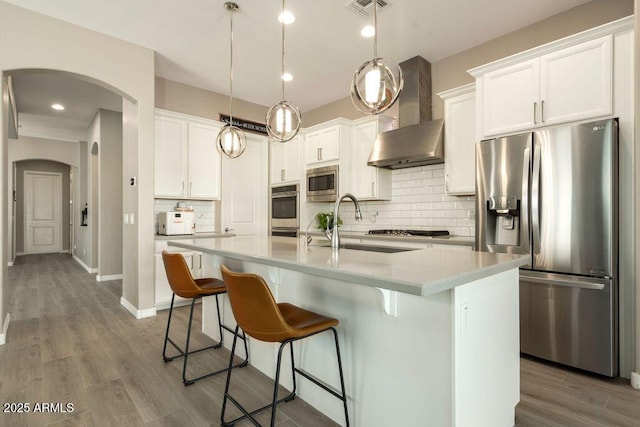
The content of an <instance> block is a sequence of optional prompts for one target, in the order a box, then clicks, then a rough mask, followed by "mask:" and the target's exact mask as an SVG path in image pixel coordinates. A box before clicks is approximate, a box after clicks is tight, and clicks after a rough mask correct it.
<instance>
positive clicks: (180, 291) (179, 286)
mask: <svg viewBox="0 0 640 427" xmlns="http://www.w3.org/2000/svg"><path fill="white" fill-rule="evenodd" d="M162 262H164V270H165V271H166V272H167V280H168V281H169V286H171V290H172V291H173V293H174V294H176V295H178V296H179V297H182V298H196V297H197V296H199V295H200V293H201V289H200V288H199V287H198V285H196V282H195V281H194V280H193V276H192V275H191V272H190V271H189V266H187V262H186V261H185V259H184V257H183V256H182V255H181V254H179V253H171V252H167V251H166V250H165V251H162Z"/></svg>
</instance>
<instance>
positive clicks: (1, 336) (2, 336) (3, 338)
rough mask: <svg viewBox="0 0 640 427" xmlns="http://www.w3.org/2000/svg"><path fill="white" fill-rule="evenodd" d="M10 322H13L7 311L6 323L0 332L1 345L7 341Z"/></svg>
mask: <svg viewBox="0 0 640 427" xmlns="http://www.w3.org/2000/svg"><path fill="white" fill-rule="evenodd" d="M9 322H11V315H10V314H9V313H7V316H6V317H5V318H4V324H3V325H2V333H1V334H0V345H5V344H6V343H7V331H8V330H9Z"/></svg>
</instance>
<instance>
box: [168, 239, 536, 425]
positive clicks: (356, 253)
mask: <svg viewBox="0 0 640 427" xmlns="http://www.w3.org/2000/svg"><path fill="white" fill-rule="evenodd" d="M169 245H170V246H177V247H182V248H185V249H192V250H197V251H200V252H202V253H203V254H204V257H205V260H204V261H203V266H204V268H205V275H207V276H214V277H220V271H219V266H220V265H221V264H223V263H224V264H225V265H227V266H228V267H229V268H231V269H232V270H236V271H245V272H252V273H256V274H260V275H261V276H263V277H264V278H265V280H266V281H267V283H268V284H269V286H270V288H271V291H272V292H273V294H274V297H275V298H276V300H277V301H287V302H291V303H293V304H296V305H299V306H301V307H304V308H306V309H309V310H314V311H317V312H320V313H323V314H326V315H329V316H333V317H335V318H337V319H339V320H340V325H339V326H338V332H339V335H340V344H341V348H342V352H343V353H342V357H343V364H344V369H345V381H346V387H347V395H348V398H349V399H348V400H349V413H350V417H351V421H352V424H353V425H357V426H389V425H408V426H410V425H416V426H418V425H420V426H422V425H433V426H449V425H456V426H482V425H486V426H512V425H513V424H514V411H515V406H516V404H517V403H518V400H519V374H520V372H519V328H518V324H519V319H518V267H519V266H520V265H523V264H525V263H526V262H527V260H526V258H524V257H520V256H514V255H506V254H489V253H484V252H466V251H456V250H448V249H443V248H427V249H420V250H410V251H403V252H395V253H378V252H371V251H368V250H353V249H340V250H338V251H333V250H332V249H331V248H328V247H321V246H308V247H307V246H305V245H304V243H302V240H300V239H293V238H287V237H271V236H238V237H232V238H227V239H201V240H198V241H195V242H189V243H185V242H181V241H170V242H169ZM215 310H216V308H215V303H212V302H211V301H204V302H203V330H204V332H205V333H206V334H208V335H210V336H212V337H213V338H215V339H217V338H218V336H217V328H216V327H215V320H214V319H215V316H216V312H215ZM221 310H222V311H223V313H222V315H223V317H224V319H225V322H227V324H233V323H234V322H233V315H232V313H231V310H230V307H229V306H228V303H227V302H226V301H225V304H223V306H222V309H221ZM230 344H231V336H226V337H225V346H227V347H229V346H230ZM295 350H296V352H297V353H298V354H299V357H300V359H299V360H300V362H301V364H302V365H303V366H305V367H306V368H307V369H308V370H309V371H310V372H312V373H313V374H314V375H316V376H318V377H320V378H322V379H323V380H324V381H326V382H327V383H329V384H330V385H332V386H333V387H337V385H338V384H339V382H338V374H337V368H336V362H335V356H334V349H333V345H332V342H331V337H330V336H329V334H324V335H320V336H317V337H314V339H313V340H307V341H303V342H301V343H299V345H297V346H296V347H295ZM249 351H250V363H251V364H252V365H253V366H255V367H256V368H257V369H259V370H261V371H262V372H264V373H265V374H267V375H269V376H270V377H273V376H274V367H275V362H274V361H275V351H276V347H275V346H274V345H273V344H266V343H261V342H256V341H254V340H251V341H250V350H249ZM285 363H288V362H286V361H285ZM285 366H286V365H285ZM285 372H286V370H285ZM282 384H283V385H284V386H285V387H290V385H291V378H290V377H286V376H285V377H283V379H282ZM298 390H299V395H300V397H301V398H302V399H304V400H305V401H307V402H309V403H310V404H311V405H312V406H314V407H316V408H317V409H318V410H320V411H321V412H323V413H325V414H326V415H327V416H329V417H330V418H332V419H334V420H335V421H336V422H338V423H344V420H343V413H342V410H341V405H340V402H339V401H337V400H336V399H335V398H333V397H332V396H330V395H328V394H327V393H326V392H324V391H321V390H319V389H317V387H315V386H314V385H312V384H309V383H308V382H306V381H304V380H301V381H300V384H299V388H298Z"/></svg>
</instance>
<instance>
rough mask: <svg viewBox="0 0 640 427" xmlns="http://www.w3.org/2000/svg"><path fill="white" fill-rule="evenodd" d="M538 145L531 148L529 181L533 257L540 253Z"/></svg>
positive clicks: (539, 149) (537, 143) (536, 142)
mask: <svg viewBox="0 0 640 427" xmlns="http://www.w3.org/2000/svg"><path fill="white" fill-rule="evenodd" d="M540 151H541V148H540V143H539V142H538V141H535V145H534V148H533V179H532V181H531V227H532V228H533V255H537V254H539V253H540V157H541V155H540Z"/></svg>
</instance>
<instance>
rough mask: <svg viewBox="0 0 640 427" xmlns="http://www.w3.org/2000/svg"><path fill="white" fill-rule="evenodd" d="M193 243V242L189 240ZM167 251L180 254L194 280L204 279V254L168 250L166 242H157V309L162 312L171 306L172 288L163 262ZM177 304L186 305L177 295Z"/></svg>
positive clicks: (174, 249)
mask: <svg viewBox="0 0 640 427" xmlns="http://www.w3.org/2000/svg"><path fill="white" fill-rule="evenodd" d="M189 242H192V243H193V240H189ZM165 249H167V250H168V251H169V252H179V253H180V254H181V255H182V256H183V257H184V259H185V261H186V262H187V266H189V270H190V271H191V275H192V276H193V278H194V279H198V278H200V277H202V254H201V253H200V252H197V251H190V250H180V249H178V248H168V246H167V242H166V241H156V252H155V300H154V301H155V307H156V309H159V310H162V309H165V308H169V306H170V305H171V296H172V295H173V292H172V291H171V286H170V285H169V281H168V280H167V273H166V271H165V269H164V262H163V261H162V251H163V250H165ZM175 301H176V304H177V305H184V304H186V303H185V302H184V301H185V300H184V298H181V297H179V296H177V295H176V299H175Z"/></svg>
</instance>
